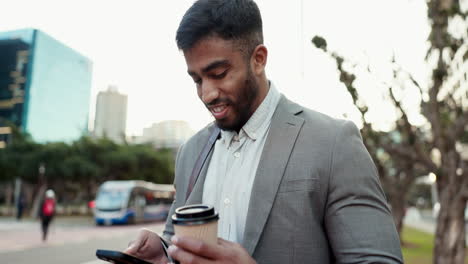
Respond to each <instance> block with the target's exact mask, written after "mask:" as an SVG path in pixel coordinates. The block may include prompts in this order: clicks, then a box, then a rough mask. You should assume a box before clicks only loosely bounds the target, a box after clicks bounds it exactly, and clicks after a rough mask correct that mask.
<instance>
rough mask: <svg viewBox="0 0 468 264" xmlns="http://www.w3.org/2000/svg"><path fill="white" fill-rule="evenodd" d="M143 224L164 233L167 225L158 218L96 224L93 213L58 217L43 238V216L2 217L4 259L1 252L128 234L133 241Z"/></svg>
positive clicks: (0, 241)
mask: <svg viewBox="0 0 468 264" xmlns="http://www.w3.org/2000/svg"><path fill="white" fill-rule="evenodd" d="M143 227H145V228H149V229H151V230H153V231H155V232H157V233H161V232H162V229H163V227H164V225H163V223H162V222H157V223H148V224H140V225H127V226H95V225H94V222H93V220H92V218H91V217H81V218H79V217H75V218H73V217H64V218H59V217H58V218H56V219H54V221H53V222H52V224H51V226H50V230H49V235H48V239H47V241H46V242H43V241H42V238H41V230H40V223H39V220H35V219H24V220H22V221H21V222H17V221H16V220H15V219H13V218H0V234H1V236H0V259H1V253H5V252H14V251H22V250H26V249H32V248H44V247H56V246H61V245H68V244H78V243H85V242H87V241H90V240H96V239H109V238H113V237H117V236H120V237H122V236H124V237H127V238H128V241H130V240H131V239H133V238H134V237H135V236H136V234H137V232H138V230H139V229H140V228H143ZM127 243H128V242H127ZM124 246H125V245H124ZM0 263H3V262H2V261H0Z"/></svg>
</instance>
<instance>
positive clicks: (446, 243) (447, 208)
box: [433, 188, 466, 264]
mask: <svg viewBox="0 0 468 264" xmlns="http://www.w3.org/2000/svg"><path fill="white" fill-rule="evenodd" d="M439 197H440V211H439V215H438V217H437V229H436V236H435V246H434V259H433V261H434V264H463V263H464V259H465V232H466V231H465V216H464V211H465V206H466V200H465V199H464V198H462V197H460V196H459V195H454V193H453V192H451V190H450V188H445V189H444V190H443V193H442V194H441V195H440V196H439Z"/></svg>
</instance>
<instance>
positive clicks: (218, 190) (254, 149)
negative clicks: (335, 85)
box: [203, 83, 280, 243]
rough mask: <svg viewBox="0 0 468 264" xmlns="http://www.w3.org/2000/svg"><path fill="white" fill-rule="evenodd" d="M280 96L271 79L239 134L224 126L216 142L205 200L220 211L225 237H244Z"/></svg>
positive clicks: (221, 233) (238, 239) (235, 239)
mask: <svg viewBox="0 0 468 264" xmlns="http://www.w3.org/2000/svg"><path fill="white" fill-rule="evenodd" d="M279 100H280V94H279V92H278V91H277V90H276V88H275V87H274V86H273V84H272V83H271V84H270V89H269V91H268V94H267V96H266V97H265V99H264V100H263V102H262V103H261V104H260V106H259V107H258V108H257V110H256V111H255V112H254V114H253V115H252V116H251V117H250V119H249V121H247V123H246V124H245V125H244V126H243V127H242V129H241V130H240V131H239V134H237V132H235V131H224V130H222V131H221V138H220V139H218V140H217V141H216V143H215V147H214V152H213V156H212V157H211V161H210V164H209V167H208V171H207V174H206V179H205V184H204V186H203V203H204V204H210V205H213V206H214V207H215V209H216V210H217V211H218V213H219V222H218V236H219V237H221V238H224V239H226V240H230V241H233V242H237V243H241V242H242V240H243V236H244V229H245V224H246V223H245V221H246V218H247V211H248V208H249V201H250V194H251V191H252V185H253V182H254V179H255V174H256V172H257V167H258V163H259V161H260V156H261V154H262V151H263V146H264V145H265V141H266V138H267V135H268V131H269V130H270V124H271V118H272V116H273V113H274V111H275V109H276V106H277V105H278V102H279Z"/></svg>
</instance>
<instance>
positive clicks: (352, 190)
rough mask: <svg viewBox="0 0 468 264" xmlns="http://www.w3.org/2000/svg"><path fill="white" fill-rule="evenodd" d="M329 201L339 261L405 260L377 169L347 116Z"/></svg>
mask: <svg viewBox="0 0 468 264" xmlns="http://www.w3.org/2000/svg"><path fill="white" fill-rule="evenodd" d="M325 206H326V212H325V226H326V232H327V235H328V237H329V241H330V246H331V247H332V250H333V253H334V256H335V258H336V263H403V257H402V254H401V248H400V241H399V237H398V234H397V231H396V228H395V225H394V222H393V218H392V215H391V213H390V209H389V208H388V205H387V203H386V198H385V195H384V192H383V190H382V187H381V186H380V182H379V179H378V175H377V170H376V168H375V165H374V163H373V162H372V159H371V157H370V155H369V153H368V152H367V150H366V148H365V146H364V144H363V142H362V138H361V135H360V133H359V130H358V129H357V127H356V126H355V125H354V123H352V122H350V121H344V122H343V123H342V125H341V128H340V131H339V132H338V133H337V137H336V141H335V144H334V147H333V153H332V159H331V165H330V175H329V184H328V195H327V200H326V203H325Z"/></svg>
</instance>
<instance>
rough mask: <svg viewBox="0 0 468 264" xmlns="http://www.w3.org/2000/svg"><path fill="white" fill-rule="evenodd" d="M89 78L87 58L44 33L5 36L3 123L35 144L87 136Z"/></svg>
mask: <svg viewBox="0 0 468 264" xmlns="http://www.w3.org/2000/svg"><path fill="white" fill-rule="evenodd" d="M91 74H92V63H91V61H90V60H89V59H88V58H86V57H84V56H83V55H81V54H79V53H78V52H76V51H74V50H73V49H71V48H69V47H67V46H66V45H64V44H63V43H61V42H59V41H57V40H56V39H54V38H52V37H51V36H49V35H47V34H45V33H44V32H42V31H40V30H36V29H22V30H15V31H8V32H1V33H0V118H1V119H3V122H1V123H3V124H7V123H10V124H11V123H13V124H14V125H15V126H17V127H18V128H19V129H20V130H22V131H24V132H26V133H29V134H30V135H31V136H32V138H33V139H34V140H36V141H37V142H47V141H72V140H75V139H77V138H79V137H80V136H81V135H83V134H84V133H87V132H88V114H89V100H90V93H91ZM5 120H6V121H5ZM2 127H5V125H3V126H2ZM3 131H9V130H8V129H3ZM0 140H1V139H0Z"/></svg>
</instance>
